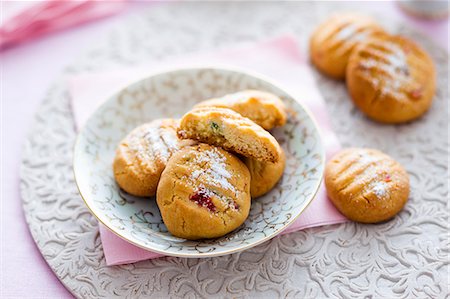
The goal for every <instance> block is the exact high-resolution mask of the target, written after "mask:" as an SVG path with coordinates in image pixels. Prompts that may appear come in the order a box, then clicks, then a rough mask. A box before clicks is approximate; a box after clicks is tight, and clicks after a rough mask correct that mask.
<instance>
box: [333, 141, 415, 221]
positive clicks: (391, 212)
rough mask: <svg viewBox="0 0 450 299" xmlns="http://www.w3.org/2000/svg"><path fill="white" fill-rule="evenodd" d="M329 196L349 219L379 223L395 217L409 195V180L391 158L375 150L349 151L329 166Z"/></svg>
mask: <svg viewBox="0 0 450 299" xmlns="http://www.w3.org/2000/svg"><path fill="white" fill-rule="evenodd" d="M325 185H326V188H327V193H328V197H329V198H330V200H331V201H332V202H333V204H334V205H335V206H336V208H337V209H338V210H339V211H340V212H341V213H342V214H344V215H345V216H346V217H347V218H349V219H351V220H354V221H358V222H363V223H376V222H381V221H385V220H388V219H390V218H392V217H394V216H395V215H396V214H397V213H398V212H400V210H401V209H402V208H403V206H404V205H405V204H406V202H407V200H408V196H409V177H408V173H407V172H406V171H405V169H404V168H403V167H402V166H401V165H400V163H398V162H397V161H395V160H394V159H392V158H391V157H390V156H388V155H386V154H384V153H382V152H380V151H378V150H374V149H365V148H349V149H345V150H342V151H340V152H339V153H337V154H336V155H335V156H334V157H333V158H332V159H331V160H330V161H329V162H328V163H327V165H326V168H325Z"/></svg>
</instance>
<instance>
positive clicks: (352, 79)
mask: <svg viewBox="0 0 450 299" xmlns="http://www.w3.org/2000/svg"><path fill="white" fill-rule="evenodd" d="M347 87H348V90H349V93H350V95H351V98H352V99H353V102H354V103H355V105H356V106H357V107H358V108H359V109H361V111H363V112H364V113H365V114H366V115H367V116H369V117H370V118H372V119H374V120H376V121H379V122H383V123H402V122H407V121H410V120H413V119H415V118H418V117H420V116H421V115H422V114H424V113H425V112H426V111H427V110H428V109H429V107H430V106H431V103H432V100H433V96H434V93H435V89H436V70H435V67H434V64H433V61H432V59H431V57H430V56H429V55H428V54H427V53H426V52H425V51H424V50H423V49H421V48H420V47H419V46H418V45H417V44H415V43H414V42H413V41H411V40H409V39H408V38H406V37H402V36H395V35H388V34H382V35H378V36H377V37H374V38H372V39H370V40H368V41H367V42H366V43H364V44H360V45H358V46H357V47H356V48H355V50H354V51H353V53H352V55H351V57H350V60H349V64H348V68H347Z"/></svg>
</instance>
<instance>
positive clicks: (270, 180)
mask: <svg viewBox="0 0 450 299" xmlns="http://www.w3.org/2000/svg"><path fill="white" fill-rule="evenodd" d="M244 162H245V165H247V168H248V170H249V171H250V176H251V183H250V194H251V195H252V198H257V197H260V196H262V195H264V194H266V193H267V192H269V191H270V190H272V188H273V187H274V186H275V185H276V184H277V183H278V181H279V180H280V178H281V177H282V176H283V172H284V167H285V166H286V156H285V154H284V151H283V150H281V155H280V160H279V161H278V162H277V163H270V162H260V161H258V160H255V159H251V158H245V159H244Z"/></svg>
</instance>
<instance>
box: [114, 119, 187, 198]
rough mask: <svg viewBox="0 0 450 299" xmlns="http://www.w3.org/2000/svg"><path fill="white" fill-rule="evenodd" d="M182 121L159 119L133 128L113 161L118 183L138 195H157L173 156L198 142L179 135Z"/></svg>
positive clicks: (120, 145) (121, 143) (122, 142)
mask: <svg viewBox="0 0 450 299" xmlns="http://www.w3.org/2000/svg"><path fill="white" fill-rule="evenodd" d="M177 127H178V121H177V120H174V119H157V120H154V121H152V122H150V123H147V124H144V125H141V126H139V127H137V128H136V129H134V130H133V131H131V132H130V133H129V134H128V135H127V136H126V137H125V138H124V139H123V140H122V141H121V142H120V144H119V146H118V148H117V151H116V157H115V159H114V163H113V170H114V177H115V179H116V182H117V184H119V186H120V187H121V188H122V189H123V190H125V191H126V192H128V193H130V194H132V195H135V196H154V195H155V194H156V187H157V185H158V181H159V178H160V176H161V172H162V171H163V170H164V167H166V163H167V161H168V159H169V158H170V156H171V155H172V154H173V153H174V152H176V151H178V150H179V149H180V148H182V147H183V146H186V145H191V144H193V143H194V142H193V141H191V140H182V139H179V138H178V136H177V131H176V130H177Z"/></svg>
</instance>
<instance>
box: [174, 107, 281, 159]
mask: <svg viewBox="0 0 450 299" xmlns="http://www.w3.org/2000/svg"><path fill="white" fill-rule="evenodd" d="M178 135H179V136H180V137H181V138H188V139H194V140H198V141H200V142H204V143H207V144H211V145H215V146H220V147H222V148H224V149H226V150H229V151H233V152H235V153H238V154H241V155H243V156H245V157H249V158H253V159H256V160H259V161H266V162H272V163H276V162H278V161H279V160H280V155H281V154H280V152H281V147H280V145H279V144H278V142H277V140H276V139H275V138H274V137H273V136H272V135H271V134H270V133H269V132H267V131H266V130H264V129H263V128H262V127H260V126H259V125H257V124H255V123H254V122H253V121H251V120H250V119H248V118H246V117H244V116H242V115H240V114H239V113H237V112H234V111H233V110H231V109H227V108H216V107H200V108H194V109H193V110H191V111H189V112H188V113H186V114H185V115H184V116H183V118H182V119H181V121H180V127H179V129H178Z"/></svg>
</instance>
